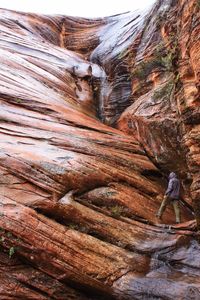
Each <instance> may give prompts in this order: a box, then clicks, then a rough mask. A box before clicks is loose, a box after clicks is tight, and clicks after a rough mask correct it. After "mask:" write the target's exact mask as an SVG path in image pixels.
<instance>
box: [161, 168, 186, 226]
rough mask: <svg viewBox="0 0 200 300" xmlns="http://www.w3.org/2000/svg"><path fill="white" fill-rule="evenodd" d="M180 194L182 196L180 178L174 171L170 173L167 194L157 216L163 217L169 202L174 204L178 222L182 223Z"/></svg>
mask: <svg viewBox="0 0 200 300" xmlns="http://www.w3.org/2000/svg"><path fill="white" fill-rule="evenodd" d="M179 196H180V180H179V179H178V178H177V176H176V174H175V173H174V172H171V173H170V174H169V183H168V187H167V190H166V192H165V196H164V198H163V201H162V203H161V206H160V208H159V210H158V212H157V214H156V216H157V217H158V218H159V219H161V218H162V214H163V213H164V211H165V209H166V207H167V206H168V205H169V204H171V203H172V204H173V207H174V212H175V216H176V223H180V221H181V219H180V208H179Z"/></svg>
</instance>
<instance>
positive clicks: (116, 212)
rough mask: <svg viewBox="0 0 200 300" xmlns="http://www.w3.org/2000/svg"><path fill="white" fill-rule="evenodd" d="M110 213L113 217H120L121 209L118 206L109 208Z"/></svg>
mask: <svg viewBox="0 0 200 300" xmlns="http://www.w3.org/2000/svg"><path fill="white" fill-rule="evenodd" d="M110 211H111V214H112V216H113V217H120V216H121V214H122V212H123V208H122V207H121V206H119V205H115V206H112V207H111V209H110Z"/></svg>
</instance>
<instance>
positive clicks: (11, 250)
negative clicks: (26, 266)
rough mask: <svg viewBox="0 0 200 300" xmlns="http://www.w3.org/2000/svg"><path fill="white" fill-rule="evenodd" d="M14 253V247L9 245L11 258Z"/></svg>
mask: <svg viewBox="0 0 200 300" xmlns="http://www.w3.org/2000/svg"><path fill="white" fill-rule="evenodd" d="M14 253H15V248H14V247H10V249H9V258H11V257H12V256H13V254H14Z"/></svg>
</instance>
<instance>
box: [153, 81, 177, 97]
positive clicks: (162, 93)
mask: <svg viewBox="0 0 200 300" xmlns="http://www.w3.org/2000/svg"><path fill="white" fill-rule="evenodd" d="M173 88H174V83H173V82H172V81H169V82H168V83H166V84H165V85H164V86H163V87H161V88H160V89H159V90H156V91H155V92H154V94H153V96H152V98H153V100H155V101H157V100H160V99H162V98H165V99H169V98H170V96H171V94H172V91H173Z"/></svg>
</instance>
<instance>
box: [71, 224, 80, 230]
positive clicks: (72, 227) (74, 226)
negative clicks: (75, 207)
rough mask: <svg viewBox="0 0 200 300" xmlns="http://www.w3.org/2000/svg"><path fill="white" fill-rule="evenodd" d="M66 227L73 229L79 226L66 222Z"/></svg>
mask: <svg viewBox="0 0 200 300" xmlns="http://www.w3.org/2000/svg"><path fill="white" fill-rule="evenodd" d="M68 227H69V228H70V229H73V230H78V228H79V227H78V225H77V224H73V223H70V224H68Z"/></svg>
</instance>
